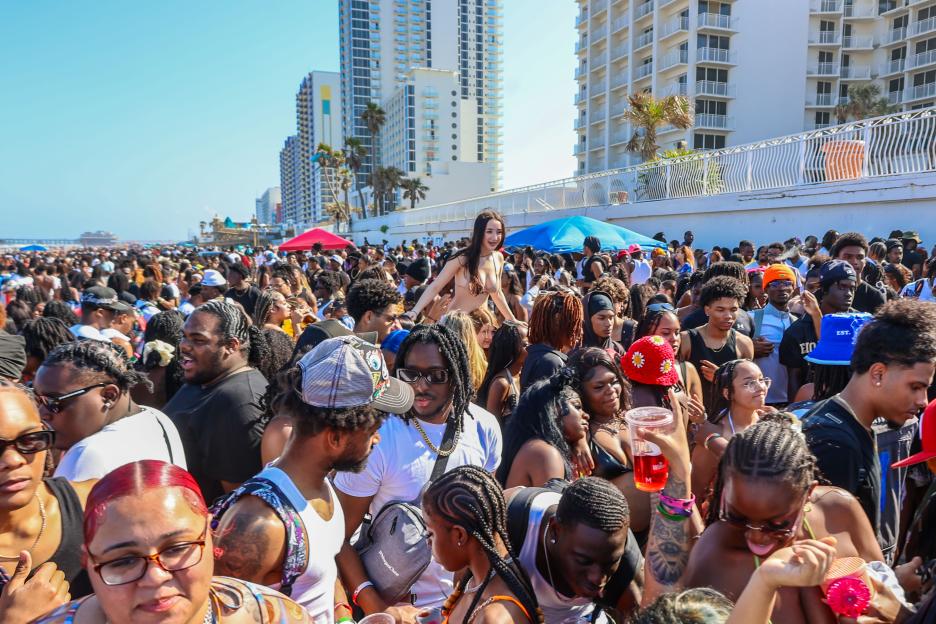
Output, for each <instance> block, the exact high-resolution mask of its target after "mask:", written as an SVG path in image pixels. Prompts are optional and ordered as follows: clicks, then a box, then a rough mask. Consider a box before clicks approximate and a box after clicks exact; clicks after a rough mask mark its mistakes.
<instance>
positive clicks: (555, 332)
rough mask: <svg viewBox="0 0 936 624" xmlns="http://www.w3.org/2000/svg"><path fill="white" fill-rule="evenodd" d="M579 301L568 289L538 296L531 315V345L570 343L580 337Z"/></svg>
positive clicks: (573, 343) (580, 338) (580, 313)
mask: <svg viewBox="0 0 936 624" xmlns="http://www.w3.org/2000/svg"><path fill="white" fill-rule="evenodd" d="M583 317H584V313H583V312H582V300H581V299H579V298H578V297H576V296H575V294H574V293H573V292H571V291H564V290H563V291H557V292H551V293H548V294H544V295H541V296H539V297H537V299H536V303H534V304H533V312H532V313H531V314H530V323H529V327H530V333H529V340H530V344H540V343H545V344H548V345H551V346H553V347H556V348H558V347H563V346H572V345H575V344H578V343H579V342H580V341H581V340H582V319H583Z"/></svg>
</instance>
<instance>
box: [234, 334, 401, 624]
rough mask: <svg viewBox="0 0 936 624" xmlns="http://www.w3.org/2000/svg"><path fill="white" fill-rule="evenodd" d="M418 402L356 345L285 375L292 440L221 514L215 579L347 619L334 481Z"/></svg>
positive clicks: (325, 616) (281, 409)
mask: <svg viewBox="0 0 936 624" xmlns="http://www.w3.org/2000/svg"><path fill="white" fill-rule="evenodd" d="M335 388H340V391H339V392H335V391H334V390H335ZM412 402H413V391H412V389H411V388H410V387H409V385H407V384H405V383H402V382H401V381H399V380H398V379H395V378H392V377H390V373H389V371H388V370H387V367H386V365H385V363H384V361H383V357H382V356H381V354H380V349H378V348H377V347H376V346H374V345H372V344H370V343H367V342H364V341H363V340H361V339H360V338H358V337H356V336H342V337H340V338H330V339H328V340H325V341H323V342H322V343H320V344H319V345H318V346H317V347H315V348H314V349H313V350H311V351H309V352H308V353H306V354H305V355H304V356H303V357H302V359H301V360H299V362H298V364H297V366H296V367H294V368H291V369H289V371H288V372H286V374H285V375H281V376H280V385H279V388H278V393H277V394H276V397H275V398H274V400H273V406H274V411H275V412H277V413H282V414H285V415H288V416H289V417H290V418H291V419H292V422H293V423H294V426H293V432H292V436H291V437H290V441H289V444H287V446H286V448H285V450H284V451H283V454H282V455H281V456H280V457H279V459H277V460H276V462H275V463H274V464H271V465H270V466H268V467H266V468H264V469H263V471H261V472H260V474H258V475H256V477H254V478H252V479H250V480H249V481H248V482H247V483H246V484H245V485H244V487H242V488H240V489H238V490H237V491H235V492H234V493H233V494H232V495H231V496H230V497H229V498H228V499H226V500H225V501H224V502H223V503H221V505H220V506H219V508H218V509H217V510H215V516H216V517H218V518H219V519H220V522H219V523H218V525H217V528H216V535H218V536H219V537H218V541H217V542H216V543H215V546H216V554H215V559H216V560H217V564H216V565H217V570H218V573H220V574H225V575H227V576H233V577H236V578H239V579H243V580H246V581H251V582H254V583H260V584H262V585H269V586H270V587H273V588H274V589H278V590H280V591H283V592H284V593H287V594H288V595H289V596H290V597H291V598H292V599H293V600H295V601H296V602H298V603H299V604H300V605H302V606H303V607H304V608H305V609H306V611H308V612H309V614H310V615H311V616H312V619H313V621H314V622H316V624H333V623H334V621H335V619H337V618H341V617H350V615H351V612H350V609H349V608H348V606H347V602H348V601H347V598H346V597H345V593H344V591H343V590H341V589H340V586H339V585H338V584H337V581H338V569H337V567H336V565H335V555H337V554H338V551H339V550H341V547H342V545H343V544H344V541H345V520H344V514H343V512H342V508H341V505H340V504H338V503H337V502H336V495H335V491H334V489H333V488H332V486H331V484H330V483H329V480H328V475H329V474H330V473H332V472H333V471H335V470H345V471H350V472H360V471H361V470H363V469H364V466H365V464H366V463H367V459H368V456H369V455H370V453H371V449H373V447H374V445H376V444H377V442H378V441H379V440H380V436H379V435H378V434H377V429H378V428H379V427H380V424H381V422H382V421H383V419H384V416H385V414H386V413H387V412H405V411H407V410H408V409H409V408H410V406H411V405H412ZM268 483H272V484H274V485H275V486H276V487H275V488H271V487H265V486H266V485H267V484H268ZM258 486H259V487H264V489H265V491H263V492H260V491H257V490H255V489H254V488H256V487H258ZM277 508H279V509H277ZM284 508H288V510H289V511H288V513H289V514H290V515H291V516H292V517H296V516H298V518H299V520H300V521H301V522H300V524H301V526H302V534H301V535H300V536H299V537H300V538H304V541H303V540H302V539H296V536H291V535H290V534H289V533H288V530H289V528H290V527H289V526H288V525H287V523H286V521H285V519H284V515H283V510H284ZM290 524H292V523H290ZM306 545H308V549H307V553H306V552H300V553H298V559H299V561H303V560H304V561H305V566H301V565H296V563H295V560H296V558H297V557H296V556H295V555H294V551H295V550H296V549H299V548H301V549H302V550H303V551H305V550H306Z"/></svg>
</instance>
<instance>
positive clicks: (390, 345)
mask: <svg viewBox="0 0 936 624" xmlns="http://www.w3.org/2000/svg"><path fill="white" fill-rule="evenodd" d="M409 334H410V333H409V330H408V329H395V330H393V331H392V332H390V333H389V334H387V337H386V338H384V341H383V342H381V343H380V348H381V349H385V350H387V351H389V352H390V353H396V352H397V351H399V350H400V345H401V344H403V341H404V340H406V337H407V336H409Z"/></svg>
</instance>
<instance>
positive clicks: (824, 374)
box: [812, 364, 851, 401]
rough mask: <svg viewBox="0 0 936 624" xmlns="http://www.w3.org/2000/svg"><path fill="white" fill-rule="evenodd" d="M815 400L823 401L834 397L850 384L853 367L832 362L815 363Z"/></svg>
mask: <svg viewBox="0 0 936 624" xmlns="http://www.w3.org/2000/svg"><path fill="white" fill-rule="evenodd" d="M812 371H813V393H812V400H813V401H822V400H824V399H828V398H829V397H832V396H834V395H836V394H838V393H839V392H841V391H842V390H844V389H845V386H847V385H848V380H849V379H851V368H849V366H848V365H847V364H846V365H845V366H834V365H831V364H813V365H812Z"/></svg>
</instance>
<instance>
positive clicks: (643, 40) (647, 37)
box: [634, 30, 653, 51]
mask: <svg viewBox="0 0 936 624" xmlns="http://www.w3.org/2000/svg"><path fill="white" fill-rule="evenodd" d="M651 43H653V31H652V30H651V31H650V32H645V33H641V35H640V36H639V37H637V42H636V43H635V44H634V50H635V51H636V50H639V49H640V48H643V47H646V46H648V45H650V44H651Z"/></svg>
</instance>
